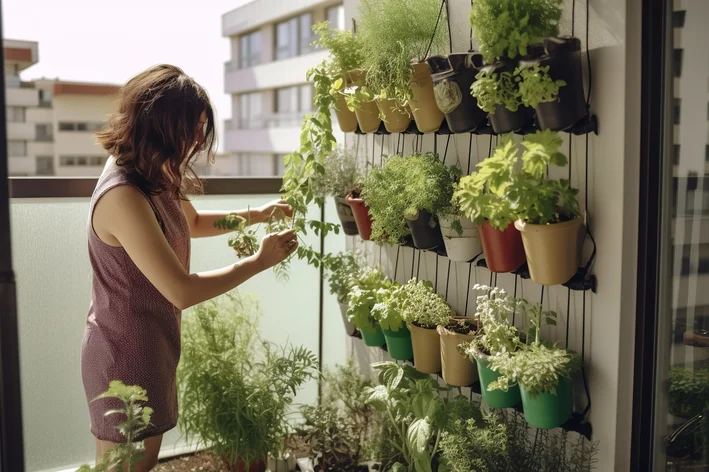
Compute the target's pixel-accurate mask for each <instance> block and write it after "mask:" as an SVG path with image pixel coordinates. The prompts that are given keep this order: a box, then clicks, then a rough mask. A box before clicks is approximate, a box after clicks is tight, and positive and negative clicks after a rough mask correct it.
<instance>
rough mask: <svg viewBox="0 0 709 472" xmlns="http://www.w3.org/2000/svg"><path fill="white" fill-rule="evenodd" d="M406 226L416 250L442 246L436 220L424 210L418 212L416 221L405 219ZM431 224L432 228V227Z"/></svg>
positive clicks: (441, 237)
mask: <svg viewBox="0 0 709 472" xmlns="http://www.w3.org/2000/svg"><path fill="white" fill-rule="evenodd" d="M406 224H407V226H408V227H409V230H410V231H411V236H412V237H413V239H414V246H416V248H418V249H436V248H437V247H439V246H441V245H442V244H443V236H442V235H441V228H440V226H439V225H438V220H437V218H436V217H435V216H433V215H432V214H431V213H429V212H427V211H426V210H420V211H419V213H418V216H417V217H416V219H413V220H410V219H408V218H407V219H406ZM432 224H433V226H432Z"/></svg>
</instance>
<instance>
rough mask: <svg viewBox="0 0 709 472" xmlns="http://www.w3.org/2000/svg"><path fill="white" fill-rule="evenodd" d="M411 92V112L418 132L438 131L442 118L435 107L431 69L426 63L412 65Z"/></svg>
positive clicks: (436, 106) (439, 111) (441, 114)
mask: <svg viewBox="0 0 709 472" xmlns="http://www.w3.org/2000/svg"><path fill="white" fill-rule="evenodd" d="M411 90H412V92H413V98H412V99H411V110H412V111H413V114H414V120H415V121H416V126H417V127H418V129H419V131H421V132H422V133H432V132H434V131H438V129H439V128H440V127H441V123H443V118H444V117H443V113H442V112H441V110H439V109H438V105H436V97H435V95H434V94H433V78H432V77H431V69H430V68H429V67H428V64H427V63H426V62H418V63H416V64H414V65H413V77H412V78H411Z"/></svg>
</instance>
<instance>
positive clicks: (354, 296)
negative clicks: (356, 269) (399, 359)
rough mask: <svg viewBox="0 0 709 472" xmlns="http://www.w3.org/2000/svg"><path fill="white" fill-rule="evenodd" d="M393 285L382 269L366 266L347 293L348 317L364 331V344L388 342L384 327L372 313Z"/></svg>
mask: <svg viewBox="0 0 709 472" xmlns="http://www.w3.org/2000/svg"><path fill="white" fill-rule="evenodd" d="M391 286H392V282H391V281H390V280H388V279H386V278H385V277H384V274H383V273H382V271H381V270H379V269H375V268H372V267H364V268H363V269H362V271H361V272H360V273H359V276H358V277H357V279H356V280H355V281H354V284H353V285H352V288H351V290H350V292H349V294H348V295H347V303H348V304H349V307H348V310H347V318H348V319H349V320H350V322H351V323H352V324H354V325H355V327H356V328H357V329H358V330H360V332H361V333H362V339H363V340H364V344H366V345H367V346H372V347H380V346H383V345H384V344H385V343H386V339H384V334H383V333H382V328H381V326H379V322H378V321H377V319H376V318H375V317H374V314H373V313H372V308H374V305H376V304H377V303H380V302H381V301H382V296H383V295H385V294H386V293H387V290H388V289H389V288H390V287H391Z"/></svg>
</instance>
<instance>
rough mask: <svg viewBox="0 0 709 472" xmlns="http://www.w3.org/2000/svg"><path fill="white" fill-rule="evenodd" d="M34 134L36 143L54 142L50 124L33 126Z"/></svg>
mask: <svg viewBox="0 0 709 472" xmlns="http://www.w3.org/2000/svg"><path fill="white" fill-rule="evenodd" d="M35 130H36V131H35V134H36V136H37V137H36V139H37V141H43V142H51V141H54V129H53V128H52V125H51V124H47V123H44V124H37V125H35Z"/></svg>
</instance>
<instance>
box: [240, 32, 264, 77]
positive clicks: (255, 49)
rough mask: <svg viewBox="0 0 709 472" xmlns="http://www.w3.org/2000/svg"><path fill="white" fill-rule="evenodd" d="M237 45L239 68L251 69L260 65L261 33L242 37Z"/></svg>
mask: <svg viewBox="0 0 709 472" xmlns="http://www.w3.org/2000/svg"><path fill="white" fill-rule="evenodd" d="M239 44H240V54H241V56H240V57H239V67H241V68H244V67H253V66H255V65H258V64H260V63H261V31H254V32H253V33H249V34H245V35H242V36H241V37H240V38H239Z"/></svg>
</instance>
